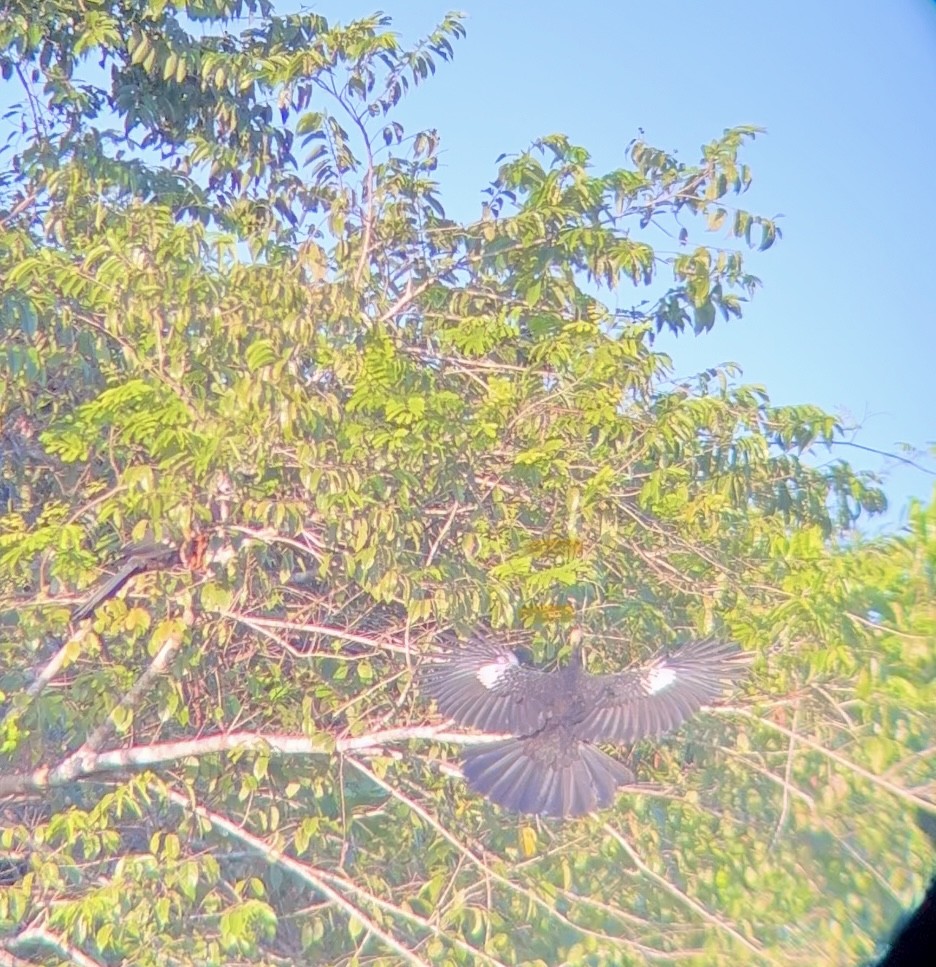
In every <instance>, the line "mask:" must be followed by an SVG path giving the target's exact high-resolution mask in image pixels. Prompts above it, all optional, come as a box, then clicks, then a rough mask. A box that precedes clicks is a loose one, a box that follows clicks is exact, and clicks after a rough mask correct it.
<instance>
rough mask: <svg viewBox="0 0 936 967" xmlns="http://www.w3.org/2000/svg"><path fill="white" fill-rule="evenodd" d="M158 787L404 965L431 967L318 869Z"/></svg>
mask: <svg viewBox="0 0 936 967" xmlns="http://www.w3.org/2000/svg"><path fill="white" fill-rule="evenodd" d="M157 788H158V791H159V792H161V793H164V794H165V795H166V796H167V797H168V798H169V800H170V801H171V802H174V803H175V804H176V805H177V806H180V807H181V808H182V809H185V810H190V811H191V812H193V813H195V815H196V816H198V817H199V818H201V819H205V820H207V821H208V822H209V823H211V825H212V826H215V827H217V828H218V829H220V830H223V831H224V832H225V833H227V834H228V835H229V836H231V837H233V838H234V839H236V840H239V841H240V842H241V843H243V844H244V845H245V846H247V847H249V848H250V849H252V850H255V851H256V852H257V853H259V854H260V855H261V856H263V857H264V858H265V859H266V860H267V861H268V862H270V863H271V864H273V865H274V866H279V867H282V868H283V869H285V870H288V871H289V872H290V873H292V874H293V875H294V876H296V877H298V878H299V879H300V880H302V881H303V882H305V883H307V884H309V886H311V887H313V888H314V889H316V890H318V891H319V892H320V893H322V894H323V895H324V896H326V897H328V899H329V900H331V901H332V902H333V903H334V904H335V905H336V906H338V907H341V909H342V910H343V911H344V912H345V913H346V914H348V916H349V917H355V918H357V919H358V920H360V921H361V922H362V923H363V924H364V926H365V927H366V928H367V930H368V931H369V932H370V933H372V934H373V935H374V936H375V937H377V938H379V939H380V940H382V941H383V942H384V944H385V945H386V946H387V947H389V948H390V949H391V950H393V951H395V952H396V953H397V954H399V956H400V957H402V958H403V960H404V961H405V962H406V963H408V964H414V965H416V967H430V965H429V963H428V962H427V961H425V960H422V959H421V958H420V957H417V956H416V954H415V953H413V951H412V950H410V949H409V948H408V947H404V946H403V944H402V943H401V942H400V941H399V940H397V939H396V937H394V936H393V935H392V934H389V933H387V932H386V931H385V930H383V929H382V928H381V927H380V926H379V925H378V924H377V923H375V922H374V921H373V920H372V919H371V918H370V917H369V916H368V915H367V914H366V913H365V912H364V911H363V910H362V909H361V908H360V907H359V906H355V905H354V904H353V903H352V902H351V901H350V900H348V899H347V897H345V896H344V895H343V894H341V893H339V892H338V891H337V890H335V889H333V888H332V887H331V886H329V885H328V883H326V882H325V880H326V877H327V874H325V875H323V874H322V872H321V871H320V870H317V869H315V868H314V867H311V866H307V865H306V864H304V863H300V862H299V861H298V860H294V859H293V858H292V857H291V856H286V855H285V854H284V853H283V852H282V850H280V849H278V848H276V847H274V846H271V845H270V844H269V843H267V842H266V841H264V840H262V839H260V837H259V836H254V835H253V834H252V833H248V832H247V830H245V829H244V828H243V827H242V826H240V825H239V824H237V823H234V822H231V820H229V819H226V818H225V817H224V816H222V815H220V814H219V813H215V812H212V811H211V810H209V809H206V808H205V807H204V806H200V805H198V804H197V803H194V802H192V801H191V800H190V799H189V797H188V796H184V795H182V794H181V793H178V792H174V791H173V790H171V789H166V788H164V787H157ZM328 879H330V880H332V881H333V882H334V881H336V880H338V877H328Z"/></svg>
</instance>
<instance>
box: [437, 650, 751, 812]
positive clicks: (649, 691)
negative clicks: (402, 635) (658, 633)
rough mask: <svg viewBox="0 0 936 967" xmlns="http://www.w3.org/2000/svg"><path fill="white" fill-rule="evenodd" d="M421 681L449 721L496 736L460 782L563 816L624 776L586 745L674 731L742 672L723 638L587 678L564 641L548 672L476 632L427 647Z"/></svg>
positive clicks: (600, 798)
mask: <svg viewBox="0 0 936 967" xmlns="http://www.w3.org/2000/svg"><path fill="white" fill-rule="evenodd" d="M434 658H435V660H434V661H432V662H429V663H427V664H425V665H424V666H423V669H422V671H421V675H420V677H421V682H420V684H421V688H422V690H423V693H424V694H425V695H426V696H427V697H429V698H430V699H433V700H434V701H435V703H436V706H437V707H438V709H439V711H440V712H441V713H442V714H443V715H445V716H447V717H448V718H450V719H452V720H454V721H455V722H456V723H458V724H459V725H463V726H467V727H469V728H474V729H478V730H479V731H481V732H486V733H488V734H498V735H500V734H506V735H509V736H510V738H503V739H500V740H498V741H494V742H491V743H487V744H483V745H478V746H476V747H473V748H469V749H468V750H467V751H466V752H465V753H464V755H463V757H462V772H463V773H464V776H465V778H466V780H467V782H468V785H469V787H470V788H471V789H472V790H474V791H475V792H477V793H479V794H481V795H483V796H485V797H487V798H488V799H490V800H491V801H492V802H494V803H496V804H497V805H499V806H502V807H504V808H506V809H509V810H511V811H513V812H519V813H529V814H535V815H541V816H551V817H559V818H569V817H576V816H583V815H586V814H588V813H592V812H595V811H597V810H599V809H603V808H606V807H607V806H610V805H611V804H612V803H613V802H614V798H615V796H616V793H617V789H618V787H619V786H625V785H630V784H633V783H634V781H635V779H634V774H633V773H632V772H631V771H630V769H628V768H627V767H626V766H625V765H623V764H622V763H621V762H618V761H617V760H616V759H614V758H612V757H611V756H609V755H607V754H606V753H604V752H602V751H601V750H600V749H598V748H597V747H596V746H595V744H594V743H596V742H612V743H632V742H636V741H638V740H640V739H645V738H652V737H654V736H658V735H661V734H662V733H664V732H669V731H671V730H672V729H675V728H677V727H678V726H680V725H681V724H682V723H683V722H685V721H686V720H687V719H688V718H690V717H691V716H692V715H694V714H695V712H697V711H698V710H699V709H700V708H701V707H702V706H703V705H706V704H708V703H710V702H712V701H714V700H715V699H717V698H719V697H720V696H721V695H722V693H723V691H724V689H725V685H726V684H727V683H728V682H731V681H734V680H736V679H737V678H739V677H740V676H741V674H742V673H743V663H744V661H745V659H746V656H744V654H743V653H742V652H741V651H740V650H739V649H738V648H737V647H736V646H735V645H733V644H731V643H727V642H720V641H715V640H712V639H704V640H700V641H695V642H692V643H690V644H687V645H685V646H684V647H682V648H681V649H680V650H679V651H677V652H675V653H673V654H666V653H662V654H659V655H657V656H656V657H654V658H653V659H651V660H650V661H647V662H645V663H643V664H640V665H636V666H634V667H633V668H630V669H628V670H626V671H622V672H618V673H616V674H605V675H593V674H590V673H588V672H587V671H586V670H585V668H584V664H583V659H582V652H581V649H580V647H579V646H578V645H577V644H576V645H573V648H572V653H571V657H570V661H569V663H568V664H567V665H565V666H564V667H562V668H559V669H557V670H555V671H544V670H542V669H539V668H535V667H532V666H530V665H527V664H525V663H523V662H522V661H521V659H520V656H519V655H518V653H517V651H515V650H514V649H512V648H511V647H509V646H508V645H505V644H502V643H500V642H497V641H494V640H492V639H490V638H488V637H485V636H476V637H474V638H472V639H471V640H470V641H469V642H468V643H467V644H466V645H465V646H463V647H460V648H457V649H455V648H451V647H449V648H446V649H443V650H441V651H437V652H436V653H435V656H434Z"/></svg>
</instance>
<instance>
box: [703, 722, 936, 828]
mask: <svg viewBox="0 0 936 967" xmlns="http://www.w3.org/2000/svg"><path fill="white" fill-rule="evenodd" d="M709 711H710V712H714V713H716V714H721V715H741V716H743V717H744V718H746V719H749V720H750V721H752V722H757V723H758V724H759V725H763V726H764V727H765V728H768V729H773V731H775V732H779V733H780V734H781V735H785V736H786V737H787V738H793V739H795V740H796V741H797V742H798V743H799V744H800V745H804V746H806V747H807V748H810V749H812V750H813V751H814V752H818V753H819V754H820V755H823V756H825V757H826V758H827V759H829V760H830V761H831V762H835V763H837V764H838V765H840V766H841V767H842V768H843V769H846V770H848V771H849V772H853V773H854V774H855V775H857V776H861V777H862V778H863V779H867V780H868V782H870V783H871V784H872V785H875V786H878V787H879V788H881V789H884V790H886V791H887V792H889V793H891V794H892V795H894V796H896V797H897V798H898V799H903V800H904V801H905V802H909V803H912V804H913V805H914V806H917V807H919V808H920V809H922V810H923V811H924V812H926V813H929V814H931V815H933V816H936V802H931V801H930V800H929V799H924V798H923V797H922V796H917V795H916V794H914V793H912V792H910V790H909V789H904V788H902V787H901V786H898V785H895V784H894V783H892V782H888V781H887V779H885V778H884V777H883V776H878V775H875V774H874V773H873V772H870V771H869V770H868V769H865V768H863V767H862V766H860V765H858V764H857V763H856V762H852V761H851V760H850V759H846V758H845V756H843V755H839V754H838V753H837V752H835V751H834V750H833V749H829V748H827V747H826V746H824V745H823V744H822V743H821V742H816V741H815V740H814V739H810V738H809V737H808V736H806V735H803V734H802V733H794V732H792V731H791V730H790V729H788V728H786V727H785V726H783V725H779V724H778V723H777V722H771V721H769V720H768V719H765V718H763V717H762V716H760V715H756V714H754V713H753V712H749V711H747V710H746V709H743V708H738V707H737V706H734V705H733V706H730V707H728V706H723V707H721V708H717V707H715V708H711V709H709Z"/></svg>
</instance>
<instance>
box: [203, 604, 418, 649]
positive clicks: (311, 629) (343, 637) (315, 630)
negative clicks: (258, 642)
mask: <svg viewBox="0 0 936 967" xmlns="http://www.w3.org/2000/svg"><path fill="white" fill-rule="evenodd" d="M220 614H221V615H222V617H224V618H230V619H231V620H232V621H237V622H240V623H241V624H244V625H247V627H249V628H253V630H255V631H257V630H259V629H261V628H273V629H276V630H278V631H296V632H302V633H303V634H310V635H322V636H324V637H327V638H337V639H338V640H339V641H347V642H350V643H351V644H354V645H364V646H365V647H366V648H373V649H377V650H380V649H382V650H384V651H392V652H396V653H397V654H399V655H405V654H408V650H407V648H406V647H405V646H403V645H397V644H394V643H393V642H391V641H381V640H379V639H377V638H367V637H365V636H364V635H355V634H352V632H350V631H345V630H344V629H343V628H332V627H329V626H328V625H314V624H306V623H304V622H297V621H280V620H279V619H276V618H259V617H256V616H255V615H250V614H242V613H241V612H237V611H222V612H220ZM290 651H292V652H293V654H295V655H298V656H300V657H309V658H311V657H314V656H318V655H320V653H319V652H314V651H308V652H305V651H301V650H299V649H293V648H290ZM327 657H328V658H339V659H340V658H342V657H343V656H342V655H341V654H332V653H331V652H329V653H328V655H327ZM344 657H346V658H348V657H349V656H344ZM350 657H353V658H357V657H358V656H356V655H355V656H350ZM349 660H350V658H349Z"/></svg>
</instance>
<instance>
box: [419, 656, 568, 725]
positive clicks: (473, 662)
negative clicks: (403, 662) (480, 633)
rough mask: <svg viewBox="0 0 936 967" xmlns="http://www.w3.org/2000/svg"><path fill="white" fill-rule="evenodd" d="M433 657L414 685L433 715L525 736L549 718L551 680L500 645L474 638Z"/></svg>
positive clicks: (459, 722)
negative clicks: (429, 701)
mask: <svg viewBox="0 0 936 967" xmlns="http://www.w3.org/2000/svg"><path fill="white" fill-rule="evenodd" d="M434 658H435V661H433V662H432V663H431V664H429V665H427V666H424V667H423V669H422V671H421V673H420V685H421V687H422V690H423V692H425V694H426V695H427V696H428V697H429V698H432V699H435V702H436V705H438V707H439V711H440V712H441V713H442V714H443V715H447V716H448V717H449V718H451V719H454V720H455V721H456V722H458V724H459V725H465V726H468V727H470V728H475V729H479V730H481V731H482V732H490V733H497V732H504V733H508V734H511V735H531V734H532V733H534V732H538V731H539V730H540V729H541V728H542V727H543V726H544V724H545V723H546V721H547V719H548V718H549V715H550V713H551V709H552V701H553V699H552V690H553V689H554V687H555V686H552V677H551V676H550V674H549V673H548V672H542V671H539V670H538V669H536V668H531V667H529V666H527V665H523V664H521V662H520V659H519V658H518V657H517V655H516V653H515V652H514V651H512V650H511V649H510V648H508V647H507V646H506V645H502V644H498V643H496V642H492V641H486V640H484V639H480V638H478V639H474V640H472V641H471V642H469V643H468V644H467V645H465V646H464V647H462V648H458V649H452V650H448V651H444V652H438V653H437V654H436V655H435V656H434ZM551 686H552V688H551Z"/></svg>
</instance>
